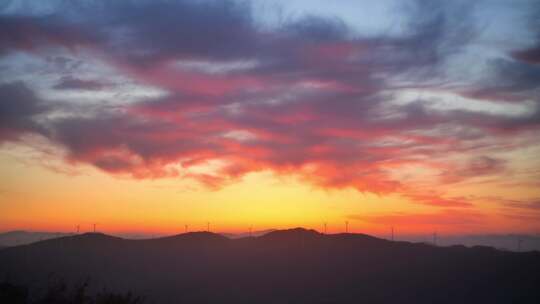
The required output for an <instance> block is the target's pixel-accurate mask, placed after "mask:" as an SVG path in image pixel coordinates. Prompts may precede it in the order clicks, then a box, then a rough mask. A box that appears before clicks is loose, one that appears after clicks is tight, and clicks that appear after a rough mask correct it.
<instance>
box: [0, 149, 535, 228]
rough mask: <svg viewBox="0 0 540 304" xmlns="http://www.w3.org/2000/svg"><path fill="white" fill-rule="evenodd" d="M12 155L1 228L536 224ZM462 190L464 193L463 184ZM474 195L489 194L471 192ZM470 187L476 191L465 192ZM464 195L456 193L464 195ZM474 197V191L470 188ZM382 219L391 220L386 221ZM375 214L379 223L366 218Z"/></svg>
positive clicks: (349, 194) (489, 211)
mask: <svg viewBox="0 0 540 304" xmlns="http://www.w3.org/2000/svg"><path fill="white" fill-rule="evenodd" d="M14 155H15V154H13V150H11V151H10V152H9V153H7V152H6V151H5V150H2V152H1V153H0V170H1V172H2V173H1V175H2V176H1V177H2V180H3V181H4V182H3V185H2V189H1V190H2V195H1V196H0V209H1V210H2V212H1V214H0V220H1V221H0V230H3V231H6V230H13V229H30V230H47V231H65V232H68V231H74V229H75V227H76V225H80V226H81V231H90V230H91V228H92V226H91V225H92V224H93V223H97V224H98V230H100V231H104V232H107V233H127V232H145V233H159V234H173V233H179V232H183V231H184V225H189V229H190V230H191V231H195V230H205V229H206V223H207V222H210V223H211V230H212V231H219V232H245V231H247V230H248V229H249V227H253V229H254V230H264V229H271V228H273V229H281V228H291V227H298V226H302V227H306V228H312V229H316V230H319V231H320V230H322V227H323V223H327V226H328V232H329V233H335V232H342V231H343V230H344V222H345V221H349V227H350V231H355V232H365V233H370V234H379V235H384V234H386V233H387V231H388V229H389V227H390V225H392V221H393V218H392V216H397V218H396V221H397V222H398V223H397V225H400V227H399V229H400V231H401V232H402V233H425V232H428V231H433V230H438V231H441V232H446V233H466V232H471V231H469V230H470V229H475V231H472V232H496V231H505V229H506V230H508V231H510V230H511V229H516V228H517V229H519V230H522V231H533V230H534V229H537V228H538V225H534V224H530V223H522V224H516V222H515V221H512V220H511V219H505V218H504V217H500V216H497V208H495V207H493V204H489V203H486V204H482V203H479V204H478V206H476V208H475V210H474V212H479V213H485V214H484V215H483V217H482V219H483V220H485V223H479V224H474V225H465V226H463V225H459V224H456V225H437V224H436V223H433V224H432V223H424V222H414V219H415V217H412V219H413V220H411V221H409V222H407V221H405V222H404V221H403V220H402V219H401V218H400V215H408V214H415V215H420V218H422V214H427V215H429V214H432V213H437V212H438V211H437V209H436V208H434V207H431V206H426V205H422V204H418V203H413V202H411V201H410V200H409V199H407V198H404V197H401V196H399V195H397V194H396V195H384V196H379V195H375V194H371V193H361V192H358V191H356V190H354V189H340V190H336V189H321V188H317V187H314V186H313V185H310V184H307V183H305V182H302V181H301V180H300V179H298V178H295V177H294V176H288V177H283V176H276V175H275V174H273V173H272V172H270V171H261V172H256V173H250V174H248V175H246V176H245V177H244V178H242V179H241V180H240V181H238V182H235V183H231V184H229V185H226V186H224V187H223V188H220V189H218V190H210V189H207V188H205V187H203V186H200V185H198V184H196V183H195V182H193V181H190V180H181V179H174V178H169V179H156V180H137V179H132V178H121V177H115V176H111V175H108V174H106V173H103V172H101V171H98V170H96V169H93V168H91V167H89V166H81V167H78V171H79V172H78V174H75V175H69V174H66V173H59V172H55V171H54V170H50V169H49V168H46V167H44V166H38V165H35V163H33V164H32V165H29V164H28V163H25V162H23V161H21V160H20V159H18V158H17V157H14ZM461 189H462V190H463V191H465V193H469V192H467V191H468V190H467V187H466V186H462V187H461ZM474 189H475V191H477V192H480V193H481V192H484V190H485V191H491V190H490V189H489V187H482V186H481V185H480V186H478V185H476V186H475V188H474ZM469 190H470V189H469ZM458 192H459V191H458ZM471 193H473V192H471ZM385 215H390V219H389V220H386V219H385V218H384V216H385ZM363 216H365V217H368V218H377V216H383V220H381V221H380V222H377V221H370V220H363V219H362V217H363Z"/></svg>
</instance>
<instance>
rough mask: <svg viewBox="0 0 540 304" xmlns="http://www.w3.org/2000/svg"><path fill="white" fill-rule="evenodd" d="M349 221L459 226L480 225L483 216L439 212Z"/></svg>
mask: <svg viewBox="0 0 540 304" xmlns="http://www.w3.org/2000/svg"><path fill="white" fill-rule="evenodd" d="M348 218H349V219H352V220H359V221H364V222H368V223H373V224H378V225H399V226H461V225H465V226H467V225H477V224H481V223H482V220H483V219H484V215H483V214H481V213H478V212H475V211H458V210H451V209H448V210H441V211H438V212H433V213H399V212H397V213H388V214H380V215H350V216H348Z"/></svg>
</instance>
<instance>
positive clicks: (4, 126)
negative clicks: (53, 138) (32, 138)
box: [0, 82, 47, 142]
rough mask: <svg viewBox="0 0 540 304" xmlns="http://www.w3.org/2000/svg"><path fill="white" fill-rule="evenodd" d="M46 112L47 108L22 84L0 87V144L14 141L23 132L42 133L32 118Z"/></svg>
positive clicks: (8, 84) (42, 130) (41, 129)
mask: <svg viewBox="0 0 540 304" xmlns="http://www.w3.org/2000/svg"><path fill="white" fill-rule="evenodd" d="M46 110H47V106H46V105H45V104H43V103H42V102H41V100H40V99H39V98H38V97H37V96H36V95H35V94H34V92H33V91H32V90H30V89H29V88H28V87H27V86H26V85H24V83H22V82H15V83H7V84H1V85H0V142H1V141H3V140H5V139H14V138H17V137H18V135H20V134H21V133H25V132H38V133H43V132H44V129H43V128H42V127H41V126H40V125H38V124H37V123H36V122H35V121H34V119H33V117H34V116H35V115H38V114H41V113H43V112H45V111H46Z"/></svg>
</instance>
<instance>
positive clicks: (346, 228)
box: [345, 221, 349, 233]
mask: <svg viewBox="0 0 540 304" xmlns="http://www.w3.org/2000/svg"><path fill="white" fill-rule="evenodd" d="M345 233H349V221H345Z"/></svg>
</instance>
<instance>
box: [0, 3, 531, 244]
mask: <svg viewBox="0 0 540 304" xmlns="http://www.w3.org/2000/svg"><path fill="white" fill-rule="evenodd" d="M471 2H473V3H471ZM0 28H1V29H2V30H1V31H0V181H1V183H0V231H9V230H15V229H27V230H44V231H64V232H69V231H74V230H75V229H76V228H75V227H77V226H79V227H80V230H81V231H82V232H85V231H90V230H92V229H93V224H94V223H95V224H96V225H97V228H98V230H100V231H104V232H110V233H128V232H129V233H132V232H144V233H159V234H172V233H178V232H183V231H185V227H186V225H187V226H188V230H190V231H195V230H205V229H206V228H207V223H208V222H209V223H210V230H212V231H221V232H243V231H244V232H245V231H247V230H248V229H249V228H250V227H252V229H254V230H264V229H280V228H289V227H297V226H302V227H306V228H312V229H317V230H322V229H323V227H324V226H323V225H324V223H326V224H327V229H328V232H342V231H343V230H344V229H345V222H348V226H349V231H352V232H363V233H370V234H375V235H385V234H388V233H389V231H390V229H391V227H394V229H395V231H396V233H398V232H399V233H403V234H431V233H433V232H434V231H436V232H438V233H440V234H447V235H460V234H482V233H494V234H497V233H526V234H537V233H539V232H540V157H539V156H540V136H539V135H540V5H538V2H537V1H533V0H531V1H525V0H523V1H519V0H517V1H502V0H501V1H497V0H492V1H488V0H480V1H459V0H456V1H427V0H425V1H397V0H394V1H390V0H387V1H353V0H336V1H323V0H287V1H286V0H279V1H278V0H269V1H232V0H231V1H225V0H224V1H209V0H178V1H161V0H158V1H149V0H148V1H145V0H140V1H105V0H95V1H91V0H89V1H54V0H52V1H2V3H1V4H0Z"/></svg>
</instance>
